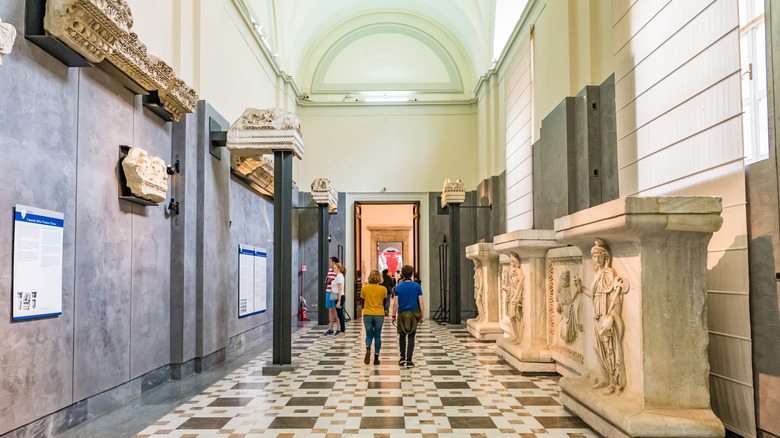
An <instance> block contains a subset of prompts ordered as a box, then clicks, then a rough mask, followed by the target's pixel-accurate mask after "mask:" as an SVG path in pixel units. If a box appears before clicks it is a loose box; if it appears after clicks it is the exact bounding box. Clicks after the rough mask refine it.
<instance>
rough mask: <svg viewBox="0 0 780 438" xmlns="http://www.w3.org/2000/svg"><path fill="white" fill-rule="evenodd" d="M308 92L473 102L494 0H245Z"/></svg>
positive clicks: (485, 63)
mask: <svg viewBox="0 0 780 438" xmlns="http://www.w3.org/2000/svg"><path fill="white" fill-rule="evenodd" d="M245 2H246V3H247V5H248V6H249V7H250V8H251V9H252V10H253V11H254V13H255V14H257V16H258V20H259V21H260V23H262V25H263V26H264V32H265V34H266V35H268V36H269V44H270V45H271V47H272V48H273V49H274V50H275V51H276V52H278V53H279V55H280V56H279V58H278V60H277V61H278V62H279V64H280V66H281V67H282V69H283V70H284V71H285V72H287V73H288V74H289V75H291V76H292V77H293V78H294V79H295V81H296V83H297V84H298V87H299V89H300V90H301V91H302V93H303V94H305V95H311V96H313V97H314V96H319V98H318V99H320V100H329V101H334V100H335V101H339V100H344V99H347V97H346V96H352V95H358V96H359V95H371V94H375V93H380V94H384V93H385V92H386V93H388V94H391V95H392V94H404V93H413V94H415V95H420V94H425V95H427V96H429V98H431V97H430V96H434V98H439V99H447V100H450V99H464V98H465V99H469V98H471V97H472V96H473V89H474V86H475V85H476V83H477V79H478V78H479V77H480V76H481V75H483V74H485V72H486V71H487V70H488V69H489V68H490V67H491V57H492V42H493V41H492V40H493V28H494V25H493V22H494V11H495V7H496V6H495V4H496V1H495V0H435V1H431V0H327V1H322V0H245Z"/></svg>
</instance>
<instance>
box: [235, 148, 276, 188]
mask: <svg viewBox="0 0 780 438" xmlns="http://www.w3.org/2000/svg"><path fill="white" fill-rule="evenodd" d="M230 165H231V166H232V167H233V169H235V170H236V172H238V173H240V174H241V175H243V176H245V177H246V178H248V179H249V180H250V181H252V182H253V183H255V184H257V185H258V186H259V187H260V188H262V189H263V190H265V191H266V192H268V193H270V194H273V193H274V161H273V160H272V159H270V158H266V157H261V158H260V159H259V160H256V159H254V158H247V157H236V156H232V155H231V157H230Z"/></svg>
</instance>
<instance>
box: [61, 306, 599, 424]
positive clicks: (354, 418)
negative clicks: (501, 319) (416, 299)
mask: <svg viewBox="0 0 780 438" xmlns="http://www.w3.org/2000/svg"><path fill="white" fill-rule="evenodd" d="M392 329H393V327H392V326H391V325H390V322H389V320H387V319H386V320H385V327H384V330H383V336H382V352H381V356H380V362H381V364H380V365H379V366H374V365H373V364H371V365H364V364H363V354H364V351H365V350H364V349H363V341H362V339H363V330H362V323H361V322H360V321H352V322H351V323H350V324H349V326H348V329H347V335H346V336H344V337H341V338H334V337H332V336H327V337H326V336H323V335H322V330H321V327H319V326H316V325H313V324H309V325H307V326H304V327H303V328H300V329H299V330H298V331H296V332H295V333H294V334H293V346H292V349H293V356H294V359H293V360H294V362H295V363H296V364H298V365H299V366H298V368H297V369H296V370H295V371H294V372H292V373H282V374H281V375H279V376H263V375H262V372H261V368H262V367H263V366H264V365H266V364H268V363H270V360H271V351H270V349H269V350H267V351H265V352H263V353H262V354H260V355H259V356H257V357H255V358H254V359H252V360H250V361H249V362H247V363H245V364H244V365H243V366H241V367H240V368H238V369H235V370H230V368H229V365H228V367H227V368H225V367H222V371H221V372H222V373H223V375H224V377H223V378H221V379H220V380H219V381H217V382H216V383H214V384H213V385H211V386H210V387H208V389H206V390H205V391H203V392H201V393H200V394H197V395H194V396H192V395H193V394H191V393H188V392H187V390H171V389H170V388H168V387H169V386H176V385H179V386H183V387H192V386H193V385H197V384H199V383H202V382H199V381H198V380H199V379H202V378H203V377H201V376H191V377H190V378H189V379H185V380H183V381H180V382H177V381H172V382H168V383H166V384H164V385H161V386H160V387H158V388H156V389H154V390H152V391H150V392H149V393H148V394H145V395H144V397H142V398H146V401H143V400H136V401H133V402H131V403H130V404H129V405H130V406H128V405H126V406H124V407H122V408H119V409H118V410H116V411H113V412H110V413H108V414H106V415H104V416H103V417H99V418H97V419H95V420H94V421H91V422H87V423H85V424H83V425H81V426H79V427H76V428H74V429H71V430H70V431H68V432H66V433H65V434H63V435H60V436H61V437H81V438H85V437H91V436H108V435H106V434H107V433H109V434H110V436H133V433H135V432H138V434H137V435H135V436H137V437H144V438H146V437H192V438H194V437H233V438H236V437H241V438H249V437H309V438H316V437H336V436H367V437H374V436H404V437H426V436H441V437H498V436H507V437H509V436H512V437H517V436H520V437H540V438H541V437H595V436H597V435H596V434H594V433H593V432H592V431H591V430H590V429H589V428H588V427H587V426H586V425H585V424H583V423H582V422H581V421H580V420H579V419H578V418H576V417H572V416H571V414H569V413H568V412H567V411H566V410H565V409H564V408H563V406H561V405H560V403H559V402H558V400H557V399H558V391H559V388H558V386H557V377H549V376H531V377H528V376H522V375H519V374H518V373H517V372H516V371H515V370H513V369H512V368H511V367H510V366H508V365H507V364H506V363H504V362H502V361H501V360H500V359H499V358H498V356H497V355H496V353H495V348H496V347H495V343H494V342H490V343H486V342H485V343H483V342H480V341H477V340H476V339H474V338H473V337H472V336H471V335H470V334H469V333H468V332H467V331H466V330H465V329H448V328H446V327H444V326H439V325H436V324H434V323H431V322H426V323H424V324H422V325H421V326H420V328H419V330H418V335H417V346H416V347H415V357H414V361H415V364H416V366H415V367H414V368H410V369H399V367H398V365H397V363H396V362H397V359H398V356H397V351H398V341H397V338H396V336H395V331H394V330H392ZM212 377H213V374H212ZM205 378H208V376H205ZM190 380H192V382H193V383H190V382H188V381H190ZM155 392H161V393H165V394H166V396H156V395H155V394H154V393H155ZM166 397H167V399H166ZM177 397H178V398H179V400H178V401H176V399H177ZM162 399H166V400H165V402H163V401H162ZM169 406H174V407H175V408H174V409H173V411H172V412H170V413H167V412H168V410H169V409H170V408H169ZM140 411H145V413H144V414H143V415H141V418H144V417H145V418H147V424H146V425H148V427H145V426H146V425H143V424H141V423H139V421H140V419H139V412H140ZM154 411H157V415H156V417H155V416H154ZM152 418H154V419H152ZM155 420H156V421H155ZM128 422H130V423H131V424H132V425H131V426H130V427H135V428H136V430H135V432H133V431H131V430H127V427H128ZM144 427H145V428H144ZM142 428H143V430H141V429H142Z"/></svg>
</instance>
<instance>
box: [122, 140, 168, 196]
mask: <svg viewBox="0 0 780 438" xmlns="http://www.w3.org/2000/svg"><path fill="white" fill-rule="evenodd" d="M122 169H123V170H124V172H125V179H126V180H127V187H129V188H130V191H131V192H132V193H133V195H135V196H137V197H139V198H144V199H148V200H149V201H152V202H155V203H160V202H162V201H165V198H166V197H167V195H168V168H167V166H166V165H165V161H163V159H162V158H158V157H150V156H149V154H148V153H147V152H146V151H145V150H143V149H141V148H130V151H129V152H128V153H127V156H126V157H125V158H124V159H123V160H122Z"/></svg>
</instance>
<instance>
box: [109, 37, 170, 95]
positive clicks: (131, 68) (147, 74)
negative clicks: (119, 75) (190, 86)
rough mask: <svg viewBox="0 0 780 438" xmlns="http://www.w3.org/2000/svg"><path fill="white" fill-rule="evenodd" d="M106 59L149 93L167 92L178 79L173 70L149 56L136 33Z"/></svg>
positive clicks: (116, 46)
mask: <svg viewBox="0 0 780 438" xmlns="http://www.w3.org/2000/svg"><path fill="white" fill-rule="evenodd" d="M106 59H107V60H108V61H109V62H110V63H112V64H114V65H115V66H116V67H117V68H118V69H119V70H121V71H122V72H123V73H124V74H126V75H127V76H128V77H130V79H132V80H133V81H135V82H136V83H138V84H139V85H140V86H141V87H143V88H144V89H145V90H147V91H153V90H166V89H167V88H168V87H170V86H171V85H172V83H173V81H174V80H175V79H176V78H175V73H174V72H173V68H172V67H171V66H169V65H168V64H166V63H165V62H164V61H162V60H160V59H159V58H157V57H155V56H152V55H150V54H148V53H147V50H146V45H145V44H144V43H142V42H141V41H139V40H138V35H136V34H135V32H131V33H130V34H128V35H127V36H126V37H125V38H122V39H120V40H119V41H117V43H116V44H115V45H114V51H113V52H111V53H109V54H108V55H107V56H106Z"/></svg>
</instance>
